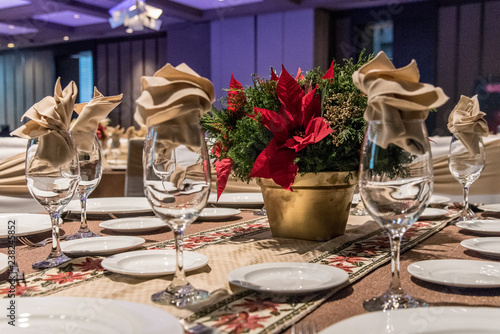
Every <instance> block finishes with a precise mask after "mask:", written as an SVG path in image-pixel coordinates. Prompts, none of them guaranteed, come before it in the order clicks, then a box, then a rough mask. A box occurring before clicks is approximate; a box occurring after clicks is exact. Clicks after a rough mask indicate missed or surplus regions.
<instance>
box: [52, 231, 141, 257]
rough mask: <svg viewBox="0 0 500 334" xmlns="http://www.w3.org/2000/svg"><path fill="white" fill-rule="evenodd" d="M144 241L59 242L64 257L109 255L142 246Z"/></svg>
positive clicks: (121, 238) (122, 238) (125, 238)
mask: <svg viewBox="0 0 500 334" xmlns="http://www.w3.org/2000/svg"><path fill="white" fill-rule="evenodd" d="M144 242H146V240H144V239H143V238H139V237H128V236H106V237H95V238H85V239H75V240H69V241H63V242H61V249H62V251H63V253H65V254H66V255H72V256H85V255H110V254H116V253H119V252H122V251H125V250H128V249H132V248H136V247H138V246H140V245H142V244H143V243H144Z"/></svg>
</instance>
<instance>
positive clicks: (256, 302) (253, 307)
mask: <svg viewBox="0 0 500 334" xmlns="http://www.w3.org/2000/svg"><path fill="white" fill-rule="evenodd" d="M244 300H245V302H244V303H242V304H235V305H233V306H241V307H244V308H246V309H248V312H257V311H260V310H271V313H277V312H278V306H279V305H280V304H277V303H273V302H272V301H271V298H265V299H262V298H260V297H257V298H255V299H250V298H245V299H244Z"/></svg>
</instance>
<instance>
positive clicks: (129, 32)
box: [125, 28, 134, 34]
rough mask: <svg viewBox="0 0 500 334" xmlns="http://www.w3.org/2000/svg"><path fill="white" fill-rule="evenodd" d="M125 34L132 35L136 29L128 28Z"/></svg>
mask: <svg viewBox="0 0 500 334" xmlns="http://www.w3.org/2000/svg"><path fill="white" fill-rule="evenodd" d="M125 32H126V33H127V34H131V33H133V32H134V29H132V28H127V29H126V30H125Z"/></svg>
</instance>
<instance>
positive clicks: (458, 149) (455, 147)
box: [448, 134, 485, 220]
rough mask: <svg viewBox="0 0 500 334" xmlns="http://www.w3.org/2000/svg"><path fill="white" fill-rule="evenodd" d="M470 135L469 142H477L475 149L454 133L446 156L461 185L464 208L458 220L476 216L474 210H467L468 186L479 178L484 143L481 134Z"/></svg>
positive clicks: (483, 160)
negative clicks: (470, 147) (467, 145)
mask: <svg viewBox="0 0 500 334" xmlns="http://www.w3.org/2000/svg"><path fill="white" fill-rule="evenodd" d="M470 135H471V139H472V140H471V142H472V143H477V144H478V146H477V147H476V148H475V149H471V150H469V148H467V147H466V146H465V145H464V143H463V142H462V141H461V140H460V134H454V135H453V136H452V137H451V143H450V155H449V156H448V165H449V167H450V172H451V174H452V175H453V177H454V178H455V179H456V180H457V181H458V182H460V183H461V184H462V187H463V194H464V208H463V210H462V212H461V213H460V217H458V220H471V219H475V218H477V217H476V215H475V214H474V212H473V211H472V210H469V188H470V186H471V184H472V183H473V182H474V181H476V180H477V179H478V178H479V176H480V175H481V172H482V171H483V168H484V164H485V153H484V144H483V139H482V138H481V135H480V134H470Z"/></svg>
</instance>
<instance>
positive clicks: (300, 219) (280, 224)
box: [257, 172, 357, 241]
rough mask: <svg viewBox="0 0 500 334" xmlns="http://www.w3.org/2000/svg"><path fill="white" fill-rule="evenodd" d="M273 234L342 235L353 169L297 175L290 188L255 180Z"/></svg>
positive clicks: (304, 236) (311, 237) (295, 236)
mask: <svg viewBox="0 0 500 334" xmlns="http://www.w3.org/2000/svg"><path fill="white" fill-rule="evenodd" d="M257 184H258V185H259V186H260V187H261V189H262V195H263V197H264V205H265V207H266V211H267V216H268V218H269V225H270V226H271V232H272V234H273V236H274V237H279V238H293V239H304V240H317V241H320V240H329V239H332V238H334V237H337V236H339V235H342V234H344V231H345V228H346V225H347V219H348V217H349V211H350V208H351V203H352V196H353V194H354V187H355V185H356V184H357V173H356V172H324V173H317V174H314V173H310V174H305V175H303V176H300V175H297V177H296V178H295V182H294V183H293V186H292V189H293V191H289V190H285V189H283V188H282V187H281V186H279V185H277V184H276V183H274V181H273V180H271V179H257Z"/></svg>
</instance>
